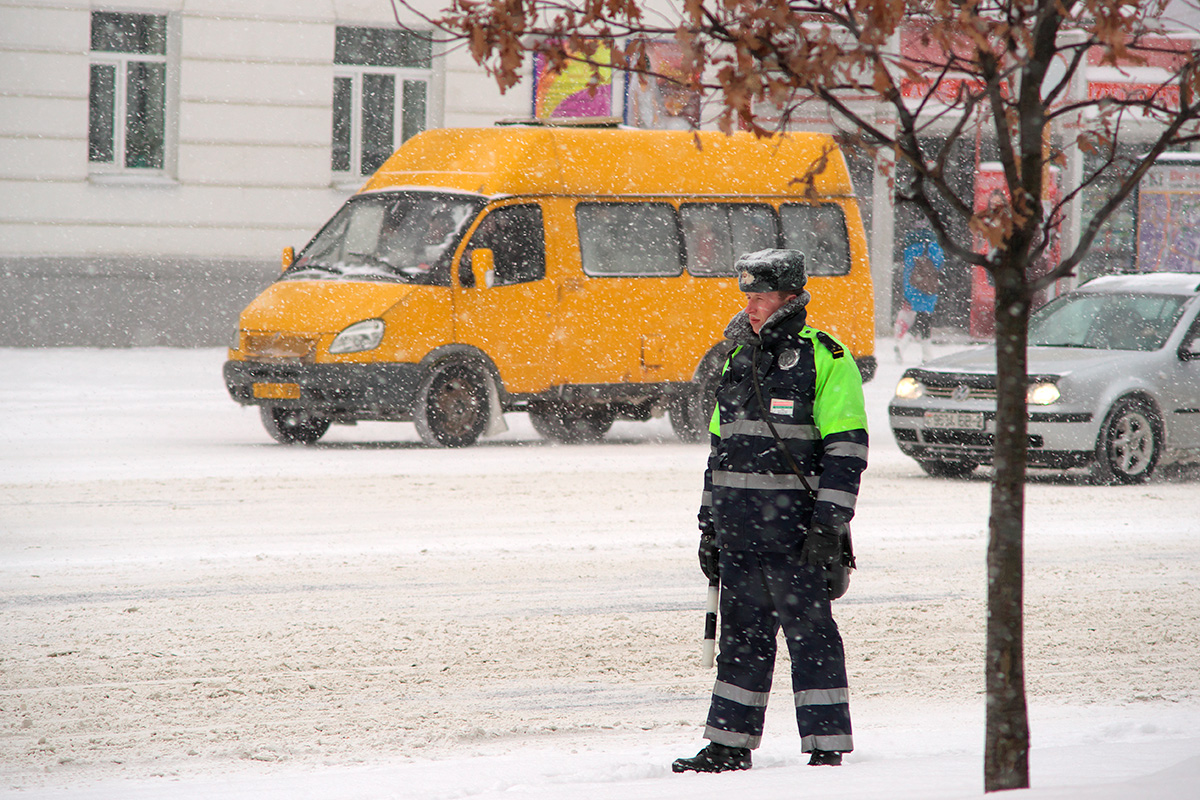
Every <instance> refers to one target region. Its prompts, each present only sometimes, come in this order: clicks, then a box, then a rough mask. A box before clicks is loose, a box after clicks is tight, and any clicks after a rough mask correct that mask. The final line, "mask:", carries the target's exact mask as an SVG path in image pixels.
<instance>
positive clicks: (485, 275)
mask: <svg viewBox="0 0 1200 800" xmlns="http://www.w3.org/2000/svg"><path fill="white" fill-rule="evenodd" d="M495 268H496V262H495V256H493V255H492V251H491V250H489V249H488V248H486V247H477V248H475V249H474V250H472V251H471V274H472V275H474V276H475V285H476V286H486V287H487V288H489V289H490V288H492V282H493V281H494V280H495V274H496V273H495Z"/></svg>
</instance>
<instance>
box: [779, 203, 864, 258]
mask: <svg viewBox="0 0 1200 800" xmlns="http://www.w3.org/2000/svg"><path fill="white" fill-rule="evenodd" d="M779 217H780V221H781V222H782V223H783V246H784V247H788V248H791V249H794V250H799V251H800V252H802V253H804V263H805V267H806V269H807V271H808V274H809V275H810V276H823V275H846V274H848V273H849V272H850V241H849V239H848V237H847V235H846V215H845V214H844V213H842V207H841V206H839V205H837V204H836V203H785V204H784V205H782V206H780V208H779Z"/></svg>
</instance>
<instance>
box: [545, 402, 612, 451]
mask: <svg viewBox="0 0 1200 800" xmlns="http://www.w3.org/2000/svg"><path fill="white" fill-rule="evenodd" d="M615 417H616V414H615V413H614V411H613V408H612V406H610V405H607V404H604V403H563V402H557V401H542V402H540V403H536V404H534V405H531V406H530V407H529V421H530V422H532V423H533V429H534V430H536V431H537V432H538V433H539V434H541V436H542V438H544V439H549V440H550V441H552V442H560V443H562V444H578V443H580V442H598V441H600V440H601V439H603V438H604V434H606V433H608V431H609V429H610V428H612V425H613V420H614V419H615Z"/></svg>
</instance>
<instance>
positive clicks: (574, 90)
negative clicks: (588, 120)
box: [533, 45, 613, 119]
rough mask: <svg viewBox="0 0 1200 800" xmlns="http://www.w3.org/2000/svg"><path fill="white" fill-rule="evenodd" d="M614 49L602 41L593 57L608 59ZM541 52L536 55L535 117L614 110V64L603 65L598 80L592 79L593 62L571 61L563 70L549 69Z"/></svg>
mask: <svg viewBox="0 0 1200 800" xmlns="http://www.w3.org/2000/svg"><path fill="white" fill-rule="evenodd" d="M611 58H612V50H611V49H610V48H609V47H607V46H605V45H600V47H598V48H597V49H596V53H595V55H594V56H593V57H592V59H593V60H595V61H598V62H601V63H606V62H609V61H610V60H611ZM549 67H550V65H549V63H548V61H547V59H546V57H545V56H543V55H542V54H541V53H534V55H533V78H534V80H533V86H534V89H533V116H534V117H535V118H536V119H563V118H571V117H607V116H610V115H611V114H612V101H613V91H612V89H613V87H612V72H613V71H612V68H611V67H603V68H601V69H600V72H599V75H598V78H599V83H593V81H592V77H593V72H592V66H591V65H590V64H585V63H583V62H581V61H568V62H567V64H566V66H565V67H564V68H563V71H562V72H557V73H556V72H552V71H550V68H549Z"/></svg>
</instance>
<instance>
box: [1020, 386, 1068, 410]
mask: <svg viewBox="0 0 1200 800" xmlns="http://www.w3.org/2000/svg"><path fill="white" fill-rule="evenodd" d="M1061 396H1062V395H1061V394H1060V393H1059V391H1058V387H1057V386H1055V385H1054V384H1053V383H1032V384H1030V385H1029V389H1028V390H1026V392H1025V402H1026V403H1028V404H1029V405H1031V406H1048V405H1050V404H1052V403H1057V402H1058V398H1060V397H1061Z"/></svg>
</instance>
